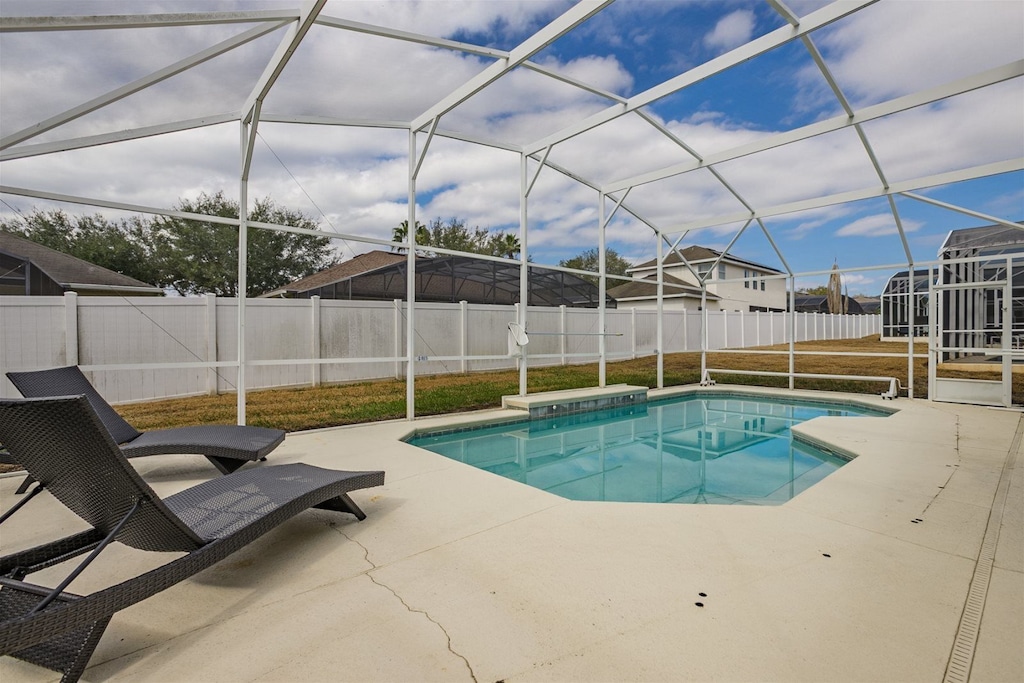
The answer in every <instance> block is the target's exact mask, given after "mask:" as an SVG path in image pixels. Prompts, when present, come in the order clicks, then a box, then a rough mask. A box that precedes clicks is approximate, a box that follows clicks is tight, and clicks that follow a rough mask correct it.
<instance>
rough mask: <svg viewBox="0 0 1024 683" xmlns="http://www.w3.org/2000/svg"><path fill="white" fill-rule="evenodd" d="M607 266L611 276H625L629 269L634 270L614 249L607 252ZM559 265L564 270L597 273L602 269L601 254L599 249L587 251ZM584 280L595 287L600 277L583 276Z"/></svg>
mask: <svg viewBox="0 0 1024 683" xmlns="http://www.w3.org/2000/svg"><path fill="white" fill-rule="evenodd" d="M605 264H606V268H607V270H606V272H607V273H608V274H609V275H625V274H626V270H627V269H628V268H632V267H633V264H632V263H630V262H629V261H627V260H626V259H624V258H622V257H621V256H619V254H618V252H616V251H615V250H614V249H606V250H605ZM558 265H560V266H562V267H563V268H576V269H578V270H590V271H594V272H597V271H598V270H600V269H601V260H600V253H599V252H598V250H597V249H587V250H586V251H584V252H582V253H581V254H578V255H577V256H573V257H572V258H570V259H565V260H564V261H559V262H558ZM580 277H582V278H583V279H584V280H589V281H590V282H593V283H594V284H595V285H596V284H597V283H598V277H597V276H596V275H581V276H580Z"/></svg>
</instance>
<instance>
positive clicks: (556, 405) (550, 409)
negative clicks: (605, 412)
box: [501, 384, 647, 418]
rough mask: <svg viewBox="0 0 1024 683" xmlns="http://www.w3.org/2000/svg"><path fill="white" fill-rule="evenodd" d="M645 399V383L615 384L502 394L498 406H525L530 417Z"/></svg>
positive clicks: (573, 411) (513, 408)
mask: <svg viewBox="0 0 1024 683" xmlns="http://www.w3.org/2000/svg"><path fill="white" fill-rule="evenodd" d="M646 402H647V387H637V386H632V385H629V384H615V385H613V386H610V387H604V388H600V387H591V388H588V389H569V390H566V391H548V392H544V393H540V394H528V395H526V396H503V397H502V398H501V407H502V408H507V409H511V410H525V411H528V412H529V413H530V417H531V418H538V417H551V416H553V415H568V414H571V413H582V412H586V411H588V410H600V409H601V408H612V407H615V406H624V405H633V404H636V403H646Z"/></svg>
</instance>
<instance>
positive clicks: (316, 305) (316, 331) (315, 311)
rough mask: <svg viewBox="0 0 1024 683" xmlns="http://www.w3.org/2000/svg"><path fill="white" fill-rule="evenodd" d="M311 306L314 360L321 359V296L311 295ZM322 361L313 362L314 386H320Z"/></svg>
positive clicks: (312, 354) (312, 378) (312, 356)
mask: <svg viewBox="0 0 1024 683" xmlns="http://www.w3.org/2000/svg"><path fill="white" fill-rule="evenodd" d="M309 304H310V308H311V309H312V328H311V331H310V335H309V336H310V337H311V338H312V347H313V348H311V349H310V352H311V354H310V358H312V359H314V360H319V359H320V297H319V296H316V295H314V296H311V297H309ZM320 368H321V365H320V363H313V373H312V375H313V376H312V377H311V380H312V382H313V386H314V387H318V386H320Z"/></svg>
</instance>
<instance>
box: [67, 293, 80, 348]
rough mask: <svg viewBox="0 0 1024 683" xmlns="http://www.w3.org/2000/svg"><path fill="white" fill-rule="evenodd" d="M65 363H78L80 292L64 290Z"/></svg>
mask: <svg viewBox="0 0 1024 683" xmlns="http://www.w3.org/2000/svg"><path fill="white" fill-rule="evenodd" d="M64 363H65V365H78V294H77V293H75V292H64Z"/></svg>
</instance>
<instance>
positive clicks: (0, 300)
mask: <svg viewBox="0 0 1024 683" xmlns="http://www.w3.org/2000/svg"><path fill="white" fill-rule="evenodd" d="M64 317H65V304H64V297H60V296H33V297H27V296H0V396H3V397H12V396H20V394H19V393H18V390H17V389H15V388H14V385H13V384H11V382H10V380H8V379H7V376H6V374H5V373H7V372H9V371H11V370H34V369H36V368H54V367H61V366H64V365H67V364H68V360H67V355H66V353H65V350H66V348H67V344H66V340H65V322H64Z"/></svg>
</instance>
